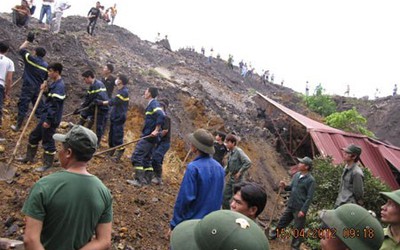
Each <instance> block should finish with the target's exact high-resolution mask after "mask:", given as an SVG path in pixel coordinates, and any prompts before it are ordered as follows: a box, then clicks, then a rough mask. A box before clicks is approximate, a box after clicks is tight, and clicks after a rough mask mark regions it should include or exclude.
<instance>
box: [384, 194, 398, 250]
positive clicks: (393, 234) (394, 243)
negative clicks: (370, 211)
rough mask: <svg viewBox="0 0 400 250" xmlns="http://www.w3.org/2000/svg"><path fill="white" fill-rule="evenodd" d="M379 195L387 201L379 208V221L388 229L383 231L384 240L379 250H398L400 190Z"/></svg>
mask: <svg viewBox="0 0 400 250" xmlns="http://www.w3.org/2000/svg"><path fill="white" fill-rule="evenodd" d="M381 195H382V196H384V197H385V198H386V199H387V202H386V204H385V205H383V206H382V208H381V221H382V222H383V223H385V224H388V227H387V228H385V229H384V230H383V232H384V235H385V239H384V241H383V244H382V247H381V248H380V249H381V250H389V249H390V250H400V189H399V190H396V191H393V192H381Z"/></svg>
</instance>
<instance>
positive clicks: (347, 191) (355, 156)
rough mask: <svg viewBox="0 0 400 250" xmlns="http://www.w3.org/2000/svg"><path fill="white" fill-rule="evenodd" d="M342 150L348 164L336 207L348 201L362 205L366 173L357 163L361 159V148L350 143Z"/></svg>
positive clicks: (344, 170) (341, 181)
mask: <svg viewBox="0 0 400 250" xmlns="http://www.w3.org/2000/svg"><path fill="white" fill-rule="evenodd" d="M342 150H343V152H344V153H343V158H344V162H345V163H346V166H345V167H344V169H343V174H342V177H341V178H340V187H339V193H338V197H337V199H336V202H335V208H337V207H339V206H341V205H343V204H346V203H355V204H358V205H361V206H362V205H363V200H362V199H363V195H364V174H363V171H362V170H361V168H360V167H359V166H358V163H357V162H358V161H359V160H360V155H361V148H360V147H358V146H356V145H354V144H350V145H349V146H347V147H346V148H343V149H342Z"/></svg>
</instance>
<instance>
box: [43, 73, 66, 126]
mask: <svg viewBox="0 0 400 250" xmlns="http://www.w3.org/2000/svg"><path fill="white" fill-rule="evenodd" d="M45 96H46V100H45V102H44V108H43V113H42V116H41V120H42V121H44V122H46V123H48V124H50V126H51V127H53V128H56V127H58V125H59V124H60V122H61V117H62V113H63V108H64V99H65V96H66V95H65V85H64V81H63V80H62V79H58V80H57V81H55V82H53V83H51V84H50V86H49V87H48V92H47V93H46V94H45Z"/></svg>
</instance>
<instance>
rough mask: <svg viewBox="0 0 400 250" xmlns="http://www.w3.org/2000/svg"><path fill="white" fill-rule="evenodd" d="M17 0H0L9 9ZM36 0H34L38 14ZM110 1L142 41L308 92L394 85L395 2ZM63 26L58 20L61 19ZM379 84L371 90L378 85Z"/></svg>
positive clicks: (399, 49)
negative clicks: (243, 67)
mask: <svg viewBox="0 0 400 250" xmlns="http://www.w3.org/2000/svg"><path fill="white" fill-rule="evenodd" d="M95 2H96V1H89V0H70V3H71V4H72V7H71V8H70V9H68V10H66V11H65V15H82V16H86V14H87V12H88V11H89V9H90V7H92V6H94V5H95ZM17 3H19V1H16V0H1V5H0V12H10V9H11V7H12V6H13V5H15V4H17ZM41 3H42V1H41V0H36V5H37V10H36V12H35V14H34V17H36V18H38V17H39V13H40V8H41ZM114 3H116V4H117V9H118V15H117V17H116V19H115V24H116V25H119V26H122V27H124V28H126V29H128V30H130V31H131V32H132V33H134V34H136V35H138V36H139V37H140V38H141V39H144V40H149V41H154V40H155V38H156V36H157V33H158V32H160V33H161V36H162V37H164V36H165V35H168V39H169V42H170V44H171V47H172V49H173V50H177V49H179V48H185V47H188V46H190V47H194V48H195V50H196V51H198V52H200V48H201V47H202V46H204V48H205V49H206V55H207V54H208V53H209V51H210V49H211V48H213V49H214V56H216V54H218V53H219V54H220V55H221V58H223V59H225V60H227V58H228V55H229V54H232V55H233V57H234V64H236V65H237V64H238V63H239V61H240V60H243V61H244V62H247V63H248V64H251V65H253V66H254V67H255V69H256V71H257V72H258V73H259V74H261V72H262V70H266V69H268V70H269V71H270V72H271V73H273V74H274V76H275V83H278V84H280V83H281V82H282V80H284V83H283V84H284V86H287V87H290V88H292V89H294V90H296V91H298V92H302V93H304V92H305V87H306V82H307V81H308V82H309V84H308V85H309V88H310V91H311V92H312V91H313V90H314V89H315V87H316V86H317V85H318V84H319V83H321V84H322V86H323V88H324V89H325V90H326V93H327V94H338V95H344V92H345V91H346V89H347V85H349V86H350V96H355V97H363V96H369V98H370V99H374V98H375V96H377V97H384V96H388V95H392V92H393V88H394V84H399V83H400V74H399V69H400V35H399V34H400V33H399V26H398V25H399V24H400V15H399V14H398V6H399V5H400V3H398V1H397V0H382V1H375V0H374V1H372V0H335V1H326V0H301V1H298V0H262V1H260V0H247V1H236V0H218V1H215V0H202V1H193V0H192V1H187V0H186V1H184V0H168V1H165V0H146V1H129V0H103V1H101V4H102V5H104V6H105V7H106V8H108V7H110V6H111V5H113V4H114ZM61 29H62V24H61ZM377 89H378V91H377Z"/></svg>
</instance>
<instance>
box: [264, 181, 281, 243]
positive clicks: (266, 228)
mask: <svg viewBox="0 0 400 250" xmlns="http://www.w3.org/2000/svg"><path fill="white" fill-rule="evenodd" d="M281 191H282V188H281V187H279V189H278V194H277V195H276V200H275V204H274V205H273V208H272V213H271V216H270V217H269V222H268V223H267V224H266V225H265V227H264V233H265V234H266V235H267V236H268V234H269V230H270V227H271V224H272V220H273V218H274V216H275V210H276V207H277V206H278V202H279V196H281Z"/></svg>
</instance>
